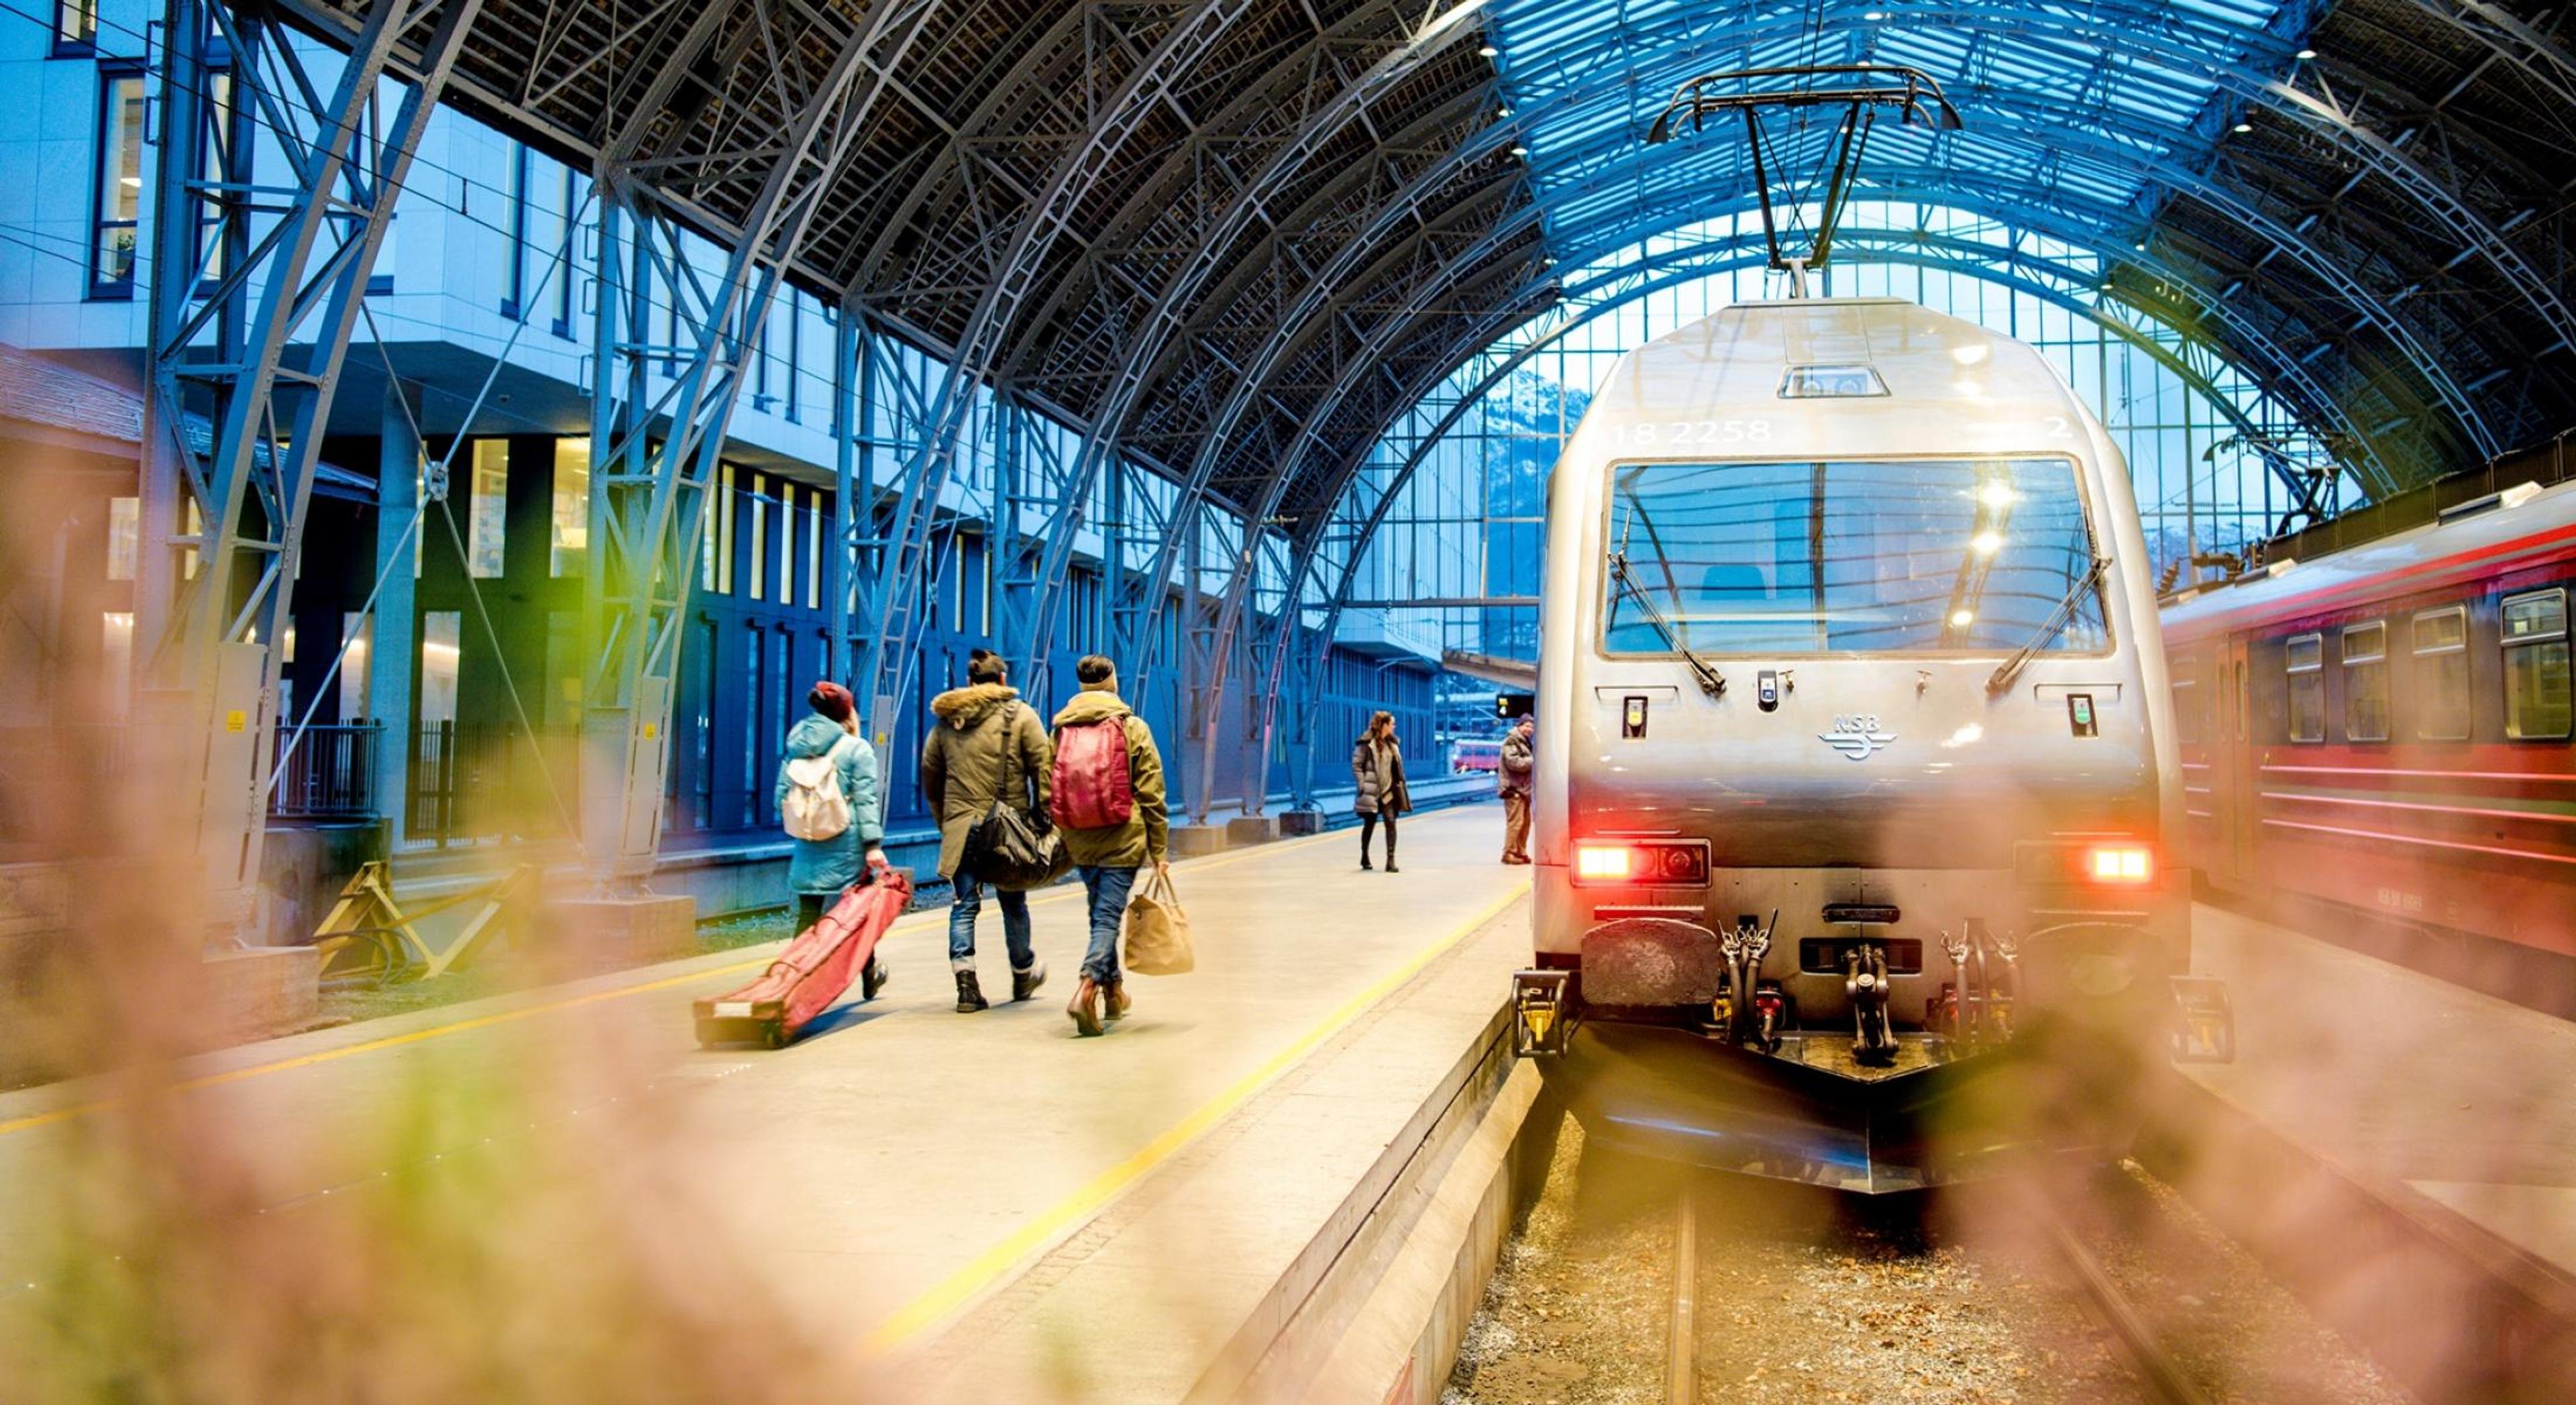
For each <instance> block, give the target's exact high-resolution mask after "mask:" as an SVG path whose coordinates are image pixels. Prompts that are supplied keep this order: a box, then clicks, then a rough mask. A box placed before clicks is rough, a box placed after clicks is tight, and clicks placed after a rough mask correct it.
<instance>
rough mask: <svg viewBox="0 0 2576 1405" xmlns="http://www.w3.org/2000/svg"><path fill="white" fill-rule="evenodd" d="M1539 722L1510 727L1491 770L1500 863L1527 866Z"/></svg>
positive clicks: (1526, 719)
mask: <svg viewBox="0 0 2576 1405" xmlns="http://www.w3.org/2000/svg"><path fill="white" fill-rule="evenodd" d="M1537 735H1538V723H1537V722H1536V721H1535V720H1534V719H1532V718H1530V717H1528V716H1527V715H1524V716H1522V718H1521V720H1519V721H1518V722H1515V723H1513V724H1512V730H1511V732H1510V734H1509V735H1507V736H1505V737H1504V738H1503V754H1502V759H1501V761H1500V763H1499V764H1497V765H1496V766H1495V768H1494V776H1495V781H1494V788H1495V789H1496V790H1498V791H1500V792H1502V796H1503V862H1505V863H1513V864H1520V863H1528V862H1529V861H1530V856H1529V832H1530V777H1531V776H1532V775H1534V774H1535V773H1536V772H1537V771H1538V747H1537V745H1536V742H1535V740H1534V739H1535V738H1536V737H1537Z"/></svg>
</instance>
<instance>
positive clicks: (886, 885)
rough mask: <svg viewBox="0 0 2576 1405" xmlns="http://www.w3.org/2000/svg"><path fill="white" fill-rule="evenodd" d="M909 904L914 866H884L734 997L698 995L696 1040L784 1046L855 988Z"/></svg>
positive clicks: (799, 935) (788, 946) (910, 901)
mask: <svg viewBox="0 0 2576 1405" xmlns="http://www.w3.org/2000/svg"><path fill="white" fill-rule="evenodd" d="M911 905H912V874H911V872H910V871H909V870H906V869H896V868H880V869H878V870H877V871H876V881H875V882H874V883H870V884H868V885H866V886H865V887H855V888H851V889H849V890H848V891H846V892H844V893H842V894H841V900H840V901H839V902H836V903H834V904H832V907H831V910H830V911H828V912H826V913H824V914H823V919H822V920H821V921H819V922H817V923H815V924H814V925H813V926H811V927H808V928H806V929H805V930H804V931H802V932H799V933H797V934H796V940H794V941H792V942H789V943H788V944H787V949H786V950H785V951H782V952H780V953H779V954H778V959H777V960H775V961H772V962H770V963H769V969H768V970H766V971H763V972H761V974H760V979H758V980H756V981H753V982H752V983H751V984H749V985H747V986H744V987H743V988H742V989H740V990H737V991H735V992H733V993H732V994H730V995H719V996H716V997H714V998H712V999H707V1000H700V1001H698V1002H697V1004H696V1013H697V1018H698V1043H699V1044H700V1045H701V1046H704V1045H710V1044H716V1043H719V1042H722V1041H726V1040H751V1041H754V1042H757V1043H760V1044H763V1045H766V1046H767V1047H769V1048H772V1049H777V1048H783V1047H785V1045H786V1043H787V1041H789V1040H791V1039H793V1038H795V1037H796V1036H797V1035H798V1034H799V1033H800V1032H802V1031H803V1030H804V1028H805V1026H807V1025H808V1024H811V1023H813V1021H814V1017H815V1016H816V1015H819V1014H821V1013H823V1012H824V1011H825V1010H827V1009H829V1008H831V1005H832V1002H834V1001H836V1000H838V999H840V998H841V993H842V992H843V991H845V990H848V989H849V988H850V982H851V981H852V980H854V979H856V978H857V976H858V974H859V972H860V971H862V970H864V969H866V967H867V964H868V958H869V957H870V956H873V955H875V954H876V949H877V941H878V940H879V939H880V938H882V937H883V936H885V934H886V929H887V928H889V927H892V926H893V925H894V920H895V919H896V918H898V917H901V916H902V915H903V912H904V909H905V908H907V907H909V906H911Z"/></svg>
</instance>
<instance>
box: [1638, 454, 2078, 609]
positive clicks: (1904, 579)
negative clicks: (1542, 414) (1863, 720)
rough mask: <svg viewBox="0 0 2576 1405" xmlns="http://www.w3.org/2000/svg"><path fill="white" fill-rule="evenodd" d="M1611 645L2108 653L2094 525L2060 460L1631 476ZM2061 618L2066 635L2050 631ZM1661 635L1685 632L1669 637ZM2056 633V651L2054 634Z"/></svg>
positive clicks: (1653, 467)
mask: <svg viewBox="0 0 2576 1405" xmlns="http://www.w3.org/2000/svg"><path fill="white" fill-rule="evenodd" d="M1610 472H1611V474H1612V478H1611V490H1612V491H1611V494H1610V520H1609V543H1610V547H1609V559H1608V560H1607V561H1605V562H1604V564H1603V575H1604V583H1603V591H1602V594H1603V598H1604V600H1605V601H1606V602H1607V603H1606V604H1605V606H1604V609H1603V620H1602V635H1601V641H1602V648H1603V650H1604V651H1605V652H1607V653H1611V654H1626V655H1666V654H1670V653H1671V652H1672V644H1673V643H1675V642H1678V643H1679V644H1680V645H1681V646H1682V647H1684V648H1687V649H1689V650H1691V651H1693V652H1695V653H1704V654H1715V655H1729V654H1734V655H1741V654H1763V655H1768V656H1771V657H1780V656H1783V655H1797V654H1823V653H1845V652H1873V653H1894V654H1906V655H1924V654H1950V655H1958V654H1967V655H1988V656H1992V655H1996V654H2009V653H2012V652H2013V651H2015V650H2017V649H2020V648H2021V647H2022V646H2023V645H2024V644H2026V643H2030V642H2032V641H2034V640H2039V641H2040V647H2042V648H2044V649H2047V650H2050V651H2054V652H2061V653H2079V654H2080V653H2099V652H2101V651H2102V650H2103V649H2105V648H2107V647H2108V645H2109V640H2110V631H2109V626H2108V624H2107V623H2106V621H2105V619H2104V616H2103V607H2102V594H2101V589H2100V587H2099V586H2098V585H2097V584H2095V583H2094V582H2093V581H2092V580H2091V578H2090V570H2091V563H2092V560H2093V555H2094V545H2093V534H2092V529H2091V527H2090V526H2089V525H2088V523H2087V522H2086V519H2085V515H2084V500H2083V496H2082V493H2081V490H2080V489H2079V487H2078V485H2077V480H2076V476H2075V465H2074V463H2073V462H2071V461H2069V460H2067V459H2062V458H2027V459H1915V460H1896V461H1865V460H1843V461H1833V462H1822V463H1819V462H1812V461H1810V462H1797V463H1728V464H1694V463H1650V464H1622V465H1618V466H1616V467H1614V468H1612V469H1611V470H1610ZM2061 608H2065V609H2067V610H2068V612H2069V618H2068V619H2067V621H2066V623H2065V626H2064V627H2063V628H2062V629H2059V630H2057V631H2056V632H2055V633H2054V634H2049V633H2048V626H2049V625H2050V624H2051V622H2052V620H2053V618H2054V617H2056V616H2057V615H2058V614H2059V613H2060V610H2061ZM1658 614H1660V616H1661V617H1662V625H1664V626H1669V628H1670V630H1671V631H1672V634H1671V638H1670V639H1669V640H1668V639H1667V637H1666V634H1665V632H1664V629H1663V627H1661V626H1659V624H1658V622H1657V619H1656V616H1657V615H1658ZM2043 635H2045V636H2046V637H2045V638H2044V639H2043V638H2042V636H2043Z"/></svg>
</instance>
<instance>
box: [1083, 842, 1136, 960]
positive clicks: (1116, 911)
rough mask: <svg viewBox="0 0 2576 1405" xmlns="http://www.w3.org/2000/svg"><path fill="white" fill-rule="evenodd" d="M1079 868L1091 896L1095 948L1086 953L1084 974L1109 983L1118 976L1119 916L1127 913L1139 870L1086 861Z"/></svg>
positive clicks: (1084, 887)
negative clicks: (1109, 866)
mask: <svg viewBox="0 0 2576 1405" xmlns="http://www.w3.org/2000/svg"><path fill="white" fill-rule="evenodd" d="M1076 871H1077V872H1079V873H1080V874H1081V875H1082V887H1083V891H1085V892H1087V893H1089V894H1090V895H1091V949H1090V950H1088V951H1085V952H1084V953H1083V954H1082V974H1084V975H1085V976H1088V977H1090V978H1091V979H1092V980H1095V981H1098V982H1099V983H1100V984H1102V985H1108V984H1110V983H1111V982H1113V981H1115V980H1117V979H1118V919H1120V918H1121V917H1124V916H1126V915H1127V892H1128V890H1129V889H1131V888H1133V887H1135V886H1136V870H1134V869H1132V868H1103V867H1100V866H1098V865H1094V864H1083V865H1081V866H1080V867H1079V868H1078V869H1077V870H1076Z"/></svg>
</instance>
